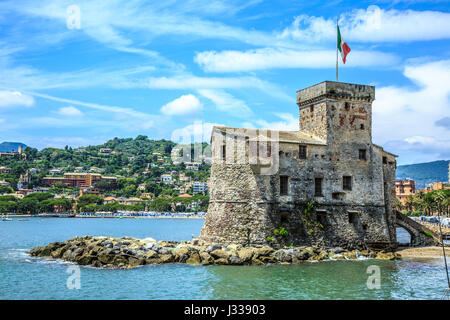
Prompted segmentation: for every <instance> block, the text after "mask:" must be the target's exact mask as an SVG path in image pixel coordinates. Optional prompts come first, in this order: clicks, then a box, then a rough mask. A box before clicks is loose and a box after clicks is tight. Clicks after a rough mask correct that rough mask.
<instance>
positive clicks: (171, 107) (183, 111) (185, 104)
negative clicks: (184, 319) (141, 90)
mask: <svg viewBox="0 0 450 320" xmlns="http://www.w3.org/2000/svg"><path fill="white" fill-rule="evenodd" d="M202 108H203V105H202V104H201V102H200V101H199V100H198V99H197V97H196V96H194V95H192V94H186V95H182V96H181V97H179V98H177V99H175V100H173V101H171V102H169V103H168V104H166V105H164V106H163V107H162V108H161V112H162V113H164V114H165V115H169V116H181V115H187V114H195V113H198V112H200V111H201V110H202Z"/></svg>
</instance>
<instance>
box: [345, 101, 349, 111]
mask: <svg viewBox="0 0 450 320" xmlns="http://www.w3.org/2000/svg"><path fill="white" fill-rule="evenodd" d="M345 110H347V111H348V110H350V103H349V102H346V103H345Z"/></svg>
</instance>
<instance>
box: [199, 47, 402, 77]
mask: <svg viewBox="0 0 450 320" xmlns="http://www.w3.org/2000/svg"><path fill="white" fill-rule="evenodd" d="M194 60H195V62H196V63H197V64H198V65H200V67H202V68H203V69H204V70H205V71H209V72H240V71H253V70H263V69H273V68H333V67H335V66H336V52H335V51H334V50H315V51H314V50H312V51H296V50H290V49H274V48H263V49H253V50H248V51H222V52H216V51H206V52H200V53H198V54H197V55H196V56H195V58H194ZM397 62H398V58H397V57H396V56H395V55H393V54H389V53H383V52H378V51H360V50H352V51H351V52H350V54H349V57H348V58H347V63H346V64H345V67H365V66H390V65H394V64H396V63H397ZM341 65H342V64H341Z"/></svg>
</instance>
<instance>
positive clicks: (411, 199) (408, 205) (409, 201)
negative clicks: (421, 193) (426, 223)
mask: <svg viewBox="0 0 450 320" xmlns="http://www.w3.org/2000/svg"><path fill="white" fill-rule="evenodd" d="M405 206H406V209H407V210H408V211H409V212H411V211H412V209H413V207H414V197H413V196H412V195H409V196H407V197H406V200H405Z"/></svg>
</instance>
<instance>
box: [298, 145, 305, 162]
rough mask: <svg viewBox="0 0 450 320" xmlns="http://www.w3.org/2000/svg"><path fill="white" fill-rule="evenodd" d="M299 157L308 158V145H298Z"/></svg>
mask: <svg viewBox="0 0 450 320" xmlns="http://www.w3.org/2000/svg"><path fill="white" fill-rule="evenodd" d="M298 158H299V159H306V146H302V145H300V146H299V147H298Z"/></svg>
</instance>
